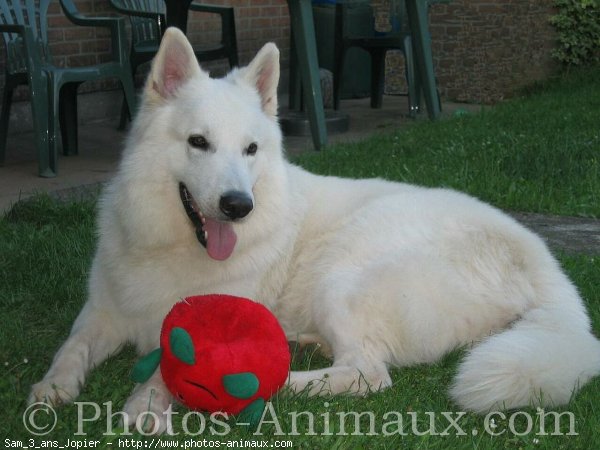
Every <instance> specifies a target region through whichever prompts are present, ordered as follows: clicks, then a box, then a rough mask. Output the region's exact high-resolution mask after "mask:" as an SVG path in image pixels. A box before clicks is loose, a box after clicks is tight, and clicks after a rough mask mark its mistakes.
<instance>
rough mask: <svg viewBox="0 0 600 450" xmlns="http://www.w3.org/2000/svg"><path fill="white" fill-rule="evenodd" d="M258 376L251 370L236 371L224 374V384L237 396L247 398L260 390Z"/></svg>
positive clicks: (230, 393) (226, 388)
mask: <svg viewBox="0 0 600 450" xmlns="http://www.w3.org/2000/svg"><path fill="white" fill-rule="evenodd" d="M259 384H260V383H259V381H258V378H256V375H254V374H253V373H251V372H242V373H234V374H233V375H224V376H223V386H224V387H225V390H226V391H227V393H228V394H229V395H231V396H233V397H235V398H241V399H244V400H245V399H247V398H250V397H252V396H253V395H254V394H256V391H258V386H259Z"/></svg>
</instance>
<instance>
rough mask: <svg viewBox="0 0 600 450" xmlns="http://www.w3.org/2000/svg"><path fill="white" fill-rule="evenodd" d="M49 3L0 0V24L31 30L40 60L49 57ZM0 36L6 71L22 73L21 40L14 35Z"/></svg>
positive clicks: (23, 67)
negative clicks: (4, 52)
mask: <svg viewBox="0 0 600 450" xmlns="http://www.w3.org/2000/svg"><path fill="white" fill-rule="evenodd" d="M50 1H52V0H0V24H3V25H23V26H26V27H28V28H29V29H31V32H32V34H33V37H34V39H35V41H36V44H37V47H38V48H37V50H38V51H40V53H41V54H40V58H42V59H49V57H50V56H49V53H48V20H47V14H48V5H49V3H50ZM2 34H3V37H4V42H5V44H6V59H7V64H6V66H7V67H6V69H7V71H8V72H9V73H16V72H23V71H24V70H25V67H26V65H25V59H24V58H25V54H24V52H23V39H22V38H21V36H20V35H19V34H16V33H2ZM30 51H33V49H30Z"/></svg>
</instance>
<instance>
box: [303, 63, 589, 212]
mask: <svg viewBox="0 0 600 450" xmlns="http://www.w3.org/2000/svg"><path fill="white" fill-rule="evenodd" d="M599 80H600V67H599V68H594V69H591V70H586V71H580V72H576V73H573V74H571V75H570V76H569V77H565V78H562V79H558V80H555V81H553V82H551V83H549V84H547V85H545V86H544V87H543V88H542V87H538V88H536V89H534V90H532V92H530V93H528V94H527V95H526V96H525V98H519V99H516V100H513V101H507V102H506V103H503V104H499V105H497V106H496V107H494V108H491V109H484V110H483V111H482V112H481V113H479V114H468V115H465V116H462V117H460V118H459V117H456V118H454V119H453V120H444V121H441V122H439V123H436V124H433V125H432V124H431V123H430V122H428V121H420V122H418V123H416V124H415V125H414V126H411V127H410V128H409V129H408V130H398V131H397V132H395V133H389V134H384V135H381V136H378V137H375V138H372V139H369V140H367V141H364V142H357V143H354V144H344V145H339V146H334V147H332V149H331V150H327V151H324V152H322V153H319V154H315V153H309V154H305V155H303V156H301V157H300V158H298V159H297V161H298V162H299V163H300V164H301V165H303V166H304V167H306V168H308V169H310V170H311V171H314V172H318V173H322V174H335V175H343V176H349V177H375V176H376V177H384V178H389V179H393V180H398V181H405V182H408V183H416V184H421V185H428V186H446V187H452V188H456V189H459V190H462V191H465V192H469V193H471V194H473V195H476V196H478V197H480V198H482V199H483V200H486V201H488V202H491V203H493V204H495V205H496V206H499V207H502V208H506V209H513V210H524V211H531V212H546V213H556V214H563V215H564V214H571V215H580V216H594V217H600V201H598V196H599V193H600V125H599V124H600V81H599Z"/></svg>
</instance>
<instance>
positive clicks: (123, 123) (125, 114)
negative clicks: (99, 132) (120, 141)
mask: <svg viewBox="0 0 600 450" xmlns="http://www.w3.org/2000/svg"><path fill="white" fill-rule="evenodd" d="M130 120H131V115H130V114H129V109H128V108H127V100H126V99H125V98H123V101H122V102H121V117H120V118H119V126H118V127H117V129H118V130H119V131H123V130H124V129H125V128H126V127H127V122H129V121H130Z"/></svg>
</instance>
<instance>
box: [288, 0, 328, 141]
mask: <svg viewBox="0 0 600 450" xmlns="http://www.w3.org/2000/svg"><path fill="white" fill-rule="evenodd" d="M288 7H289V9H290V17H291V19H292V24H291V25H292V28H293V29H294V39H295V41H296V50H297V52H298V53H297V54H298V65H299V67H300V76H301V77H302V87H303V92H304V101H305V104H306V112H307V115H308V119H309V123H310V130H311V134H312V138H313V144H314V146H315V148H316V149H317V150H320V149H322V148H323V147H324V146H325V145H327V128H326V125H325V111H324V109H323V97H322V96H321V82H320V79H319V64H318V61H317V44H316V40H315V30H314V27H313V26H311V24H312V23H313V17H312V5H311V3H310V1H309V0H299V1H294V2H288Z"/></svg>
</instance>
